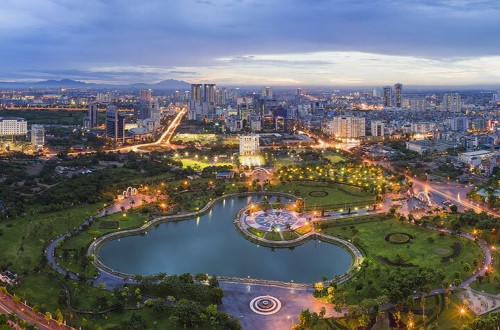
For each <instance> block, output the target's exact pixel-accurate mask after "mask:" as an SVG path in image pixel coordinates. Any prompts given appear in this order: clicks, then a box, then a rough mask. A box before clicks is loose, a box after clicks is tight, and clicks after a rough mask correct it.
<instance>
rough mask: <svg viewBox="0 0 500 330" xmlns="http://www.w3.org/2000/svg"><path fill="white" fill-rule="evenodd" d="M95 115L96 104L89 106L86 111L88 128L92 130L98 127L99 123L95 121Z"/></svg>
mask: <svg viewBox="0 0 500 330" xmlns="http://www.w3.org/2000/svg"><path fill="white" fill-rule="evenodd" d="M97 113H98V107H97V103H91V104H89V107H88V110H87V117H88V118H89V121H90V125H89V128H94V127H97V126H98V124H99V123H98V121H97Z"/></svg>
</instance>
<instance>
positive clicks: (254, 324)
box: [46, 193, 491, 330]
mask: <svg viewBox="0 0 500 330" xmlns="http://www.w3.org/2000/svg"><path fill="white" fill-rule="evenodd" d="M256 194H262V193H256ZM269 194H270V195H275V193H269ZM241 195H248V193H245V194H232V195H227V196H223V197H220V198H216V199H214V200H212V201H210V202H209V203H208V204H207V205H206V206H205V207H204V208H203V209H202V210H200V211H198V212H193V213H186V214H179V215H172V216H164V217H159V218H156V219H154V220H152V221H149V222H148V223H147V224H145V225H144V226H142V227H141V228H136V229H130V230H125V231H121V232H115V233H110V234H107V235H105V236H103V237H101V238H99V239H97V240H96V241H94V242H93V243H92V244H91V245H90V247H89V249H88V254H91V255H96V254H97V252H98V251H97V250H98V247H99V245H100V244H102V243H103V242H104V241H107V240H111V239H115V238H117V237H120V236H122V235H134V234H137V233H140V232H144V231H147V230H149V229H150V228H151V227H153V226H155V225H157V224H158V223H161V222H165V221H176V220H183V219H190V218H193V217H196V216H198V215H201V214H203V213H205V212H207V211H208V210H210V209H211V207H212V206H213V205H214V204H215V203H216V202H219V201H221V200H222V199H224V198H228V197H234V196H241ZM280 195H281V196H286V197H292V198H294V196H291V195H289V194H280ZM109 210H115V211H116V212H118V211H117V210H120V208H119V207H114V208H113V207H112V206H110V207H109V208H108V213H109V212H110V211H109ZM104 214H105V211H104V209H103V210H101V211H100V212H99V213H98V214H96V215H95V216H94V217H91V218H89V219H88V220H86V221H85V224H89V223H91V222H92V221H93V220H94V218H96V217H100V216H103V215H104ZM238 215H239V216H241V214H240V213H239V214H238ZM359 215H362V214H359ZM237 222H238V223H239V221H237ZM77 229H78V230H82V229H83V227H82V226H80V227H78V228H77ZM430 229H433V230H438V231H442V232H448V233H450V231H449V230H446V229H438V228H430ZM68 235H69V233H66V234H64V235H62V236H60V237H58V238H56V239H55V240H53V241H52V242H51V243H50V244H49V245H48V246H47V249H46V255H47V259H48V260H49V264H50V265H51V266H52V267H53V268H54V269H55V270H57V271H58V272H60V273H61V274H66V270H65V269H64V268H63V267H61V266H60V265H58V264H57V262H56V260H55V256H54V252H55V246H56V245H57V243H58V242H59V241H61V240H62V239H64V238H65V237H66V236H68ZM460 236H461V237H464V238H466V239H470V240H474V239H475V237H473V236H471V235H469V234H460ZM312 237H315V238H318V239H321V240H325V241H328V242H332V243H334V244H339V245H342V246H345V247H346V248H348V249H349V250H350V251H351V253H352V254H353V256H354V258H353V267H351V270H354V271H355V270H356V269H357V268H358V266H359V265H360V264H361V262H362V260H363V256H362V253H361V251H359V249H358V248H357V247H356V246H354V245H353V244H352V243H350V242H348V241H345V240H342V239H340V238H337V237H333V236H328V235H324V234H322V233H317V232H310V233H307V234H305V235H303V236H301V237H299V238H297V239H295V240H292V241H282V242H284V243H290V242H291V243H294V244H300V243H301V242H302V241H306V240H307V239H310V238H312ZM264 241H267V243H272V244H275V243H278V244H275V246H279V242H276V241H268V240H262V242H264ZM479 245H480V247H481V248H482V249H483V251H484V252H485V258H484V263H483V266H482V267H481V268H480V269H478V270H477V271H476V272H475V273H474V274H473V275H472V276H470V277H469V278H467V279H466V280H465V281H464V282H463V283H462V284H461V285H460V286H459V288H464V287H466V286H468V285H469V284H470V283H472V282H473V281H475V280H476V279H477V277H478V276H479V275H484V273H485V266H489V265H490V264H491V252H490V249H489V247H488V245H487V244H486V242H484V241H480V242H479ZM94 265H95V266H96V267H97V268H98V271H99V274H98V276H97V277H96V278H95V280H94V282H93V283H94V285H96V286H97V285H99V284H100V283H104V284H105V286H106V288H107V289H112V288H114V287H121V286H123V285H124V284H127V283H128V284H130V283H133V282H134V281H133V277H132V276H131V275H128V274H123V273H119V272H116V271H114V270H112V269H109V268H108V267H106V266H105V265H103V264H102V263H100V262H99V260H98V259H96V260H95V262H94ZM353 274H354V273H353V271H350V272H348V273H346V274H344V275H343V276H341V277H340V278H339V279H338V281H339V282H340V283H342V282H345V281H347V280H349V279H350V278H351V277H352V276H353ZM69 275H70V277H71V278H73V279H76V274H74V273H69ZM220 283H221V284H220V286H221V288H222V289H223V290H224V291H225V296H224V298H223V304H222V306H221V310H223V311H225V312H228V313H230V314H231V315H233V316H235V317H241V318H244V322H243V323H244V328H245V329H256V328H258V329H263V330H266V329H277V328H286V327H291V325H292V324H293V322H294V318H296V317H297V315H298V314H299V313H300V311H301V310H302V309H304V308H309V309H310V310H312V311H316V312H319V310H320V308H321V307H329V308H327V314H326V316H327V317H328V316H340V314H339V315H337V314H336V313H335V312H333V308H331V305H329V304H324V303H321V302H318V301H317V300H315V299H313V298H312V292H313V289H312V288H311V287H307V286H301V285H297V284H292V283H283V282H275V281H258V280H249V279H231V278H221V282H220ZM445 289H446V288H437V289H435V290H432V292H431V293H429V294H428V295H433V294H437V293H442V292H444V291H445ZM451 289H457V288H456V287H452V288H451ZM260 294H265V295H271V296H274V297H276V298H278V299H280V301H281V303H282V308H281V310H280V311H279V312H278V313H276V314H273V315H270V316H263V315H258V314H255V313H253V312H252V311H251V310H250V308H249V302H250V300H251V299H253V298H255V296H258V295H260ZM242 321H243V320H242Z"/></svg>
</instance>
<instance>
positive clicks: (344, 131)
mask: <svg viewBox="0 0 500 330" xmlns="http://www.w3.org/2000/svg"><path fill="white" fill-rule="evenodd" d="M332 128H333V134H334V135H335V137H337V138H346V139H352V138H359V137H362V136H365V118H363V117H352V116H342V117H333V126H332Z"/></svg>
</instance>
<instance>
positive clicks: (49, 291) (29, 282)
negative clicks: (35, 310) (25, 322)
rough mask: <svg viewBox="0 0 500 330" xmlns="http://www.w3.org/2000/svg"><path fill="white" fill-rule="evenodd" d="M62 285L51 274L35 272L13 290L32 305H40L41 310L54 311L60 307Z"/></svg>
mask: <svg viewBox="0 0 500 330" xmlns="http://www.w3.org/2000/svg"><path fill="white" fill-rule="evenodd" d="M61 289H62V287H61V285H60V284H59V283H58V282H57V281H55V280H54V279H53V278H51V277H50V276H47V275H44V274H33V275H30V276H28V277H26V278H25V279H24V280H23V281H22V283H21V285H20V286H19V287H15V288H14V289H13V292H14V293H15V294H16V295H17V296H19V297H20V298H21V300H23V301H24V300H26V301H28V303H29V304H30V305H32V306H33V305H38V307H40V310H41V311H44V312H45V311H49V312H51V313H54V311H55V310H56V309H57V308H60V307H59V303H58V296H59V292H60V291H61Z"/></svg>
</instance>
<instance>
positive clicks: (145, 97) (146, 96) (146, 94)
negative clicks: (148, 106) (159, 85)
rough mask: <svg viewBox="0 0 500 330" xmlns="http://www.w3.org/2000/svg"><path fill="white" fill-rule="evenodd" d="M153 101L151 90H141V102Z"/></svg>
mask: <svg viewBox="0 0 500 330" xmlns="http://www.w3.org/2000/svg"><path fill="white" fill-rule="evenodd" d="M152 99H153V91H152V90H151V89H141V96H140V97H139V100H141V101H151V100H152Z"/></svg>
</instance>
